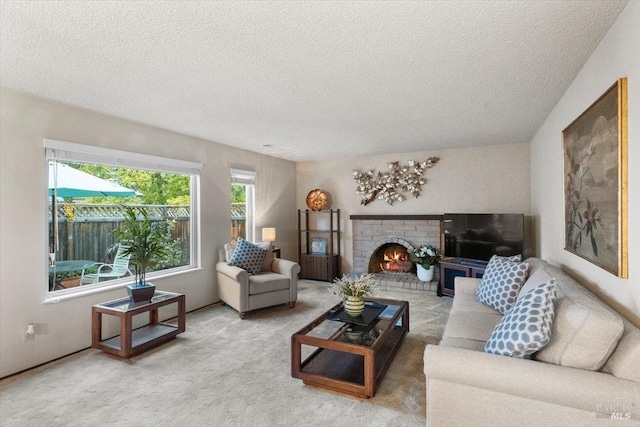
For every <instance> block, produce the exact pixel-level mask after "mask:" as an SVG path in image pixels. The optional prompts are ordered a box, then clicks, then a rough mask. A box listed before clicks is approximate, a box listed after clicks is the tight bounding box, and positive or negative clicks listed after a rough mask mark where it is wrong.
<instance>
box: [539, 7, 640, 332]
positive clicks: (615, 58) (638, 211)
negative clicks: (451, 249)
mask: <svg viewBox="0 0 640 427" xmlns="http://www.w3.org/2000/svg"><path fill="white" fill-rule="evenodd" d="M625 76H626V77H627V78H628V94H629V105H628V106H629V144H628V148H629V176H628V178H629V193H628V196H629V233H628V239H629V240H628V242H629V279H626V280H625V279H619V278H617V277H616V276H614V275H612V274H610V273H608V272H606V271H605V270H603V269H601V268H598V267H596V266H595V265H593V264H591V263H590V262H588V261H586V260H584V259H582V258H579V257H577V256H576V255H573V254H571V253H569V252H567V251H565V250H564V249H563V248H564V237H563V236H564V221H563V216H564V207H563V194H562V193H563V171H562V169H563V166H562V130H563V129H564V128H565V127H566V126H567V125H568V124H569V123H571V122H572V121H573V120H575V118H576V117H578V116H579V115H580V114H581V113H582V112H583V111H584V110H585V109H586V108H588V107H589V105H591V104H592V103H593V102H594V101H595V100H596V99H598V97H599V96H600V95H601V94H603V93H604V92H605V91H606V90H607V89H608V88H609V87H610V86H611V85H613V84H614V83H615V82H616V80H617V79H619V78H620V77H625ZM639 142H640V2H635V1H632V2H629V4H628V5H627V7H626V8H625V9H624V11H623V12H622V13H621V14H620V16H619V17H618V20H617V21H616V22H615V24H614V25H613V26H612V27H611V29H610V30H609V32H608V33H607V35H606V36H605V37H604V39H603V40H602V42H601V43H600V45H599V46H598V47H597V49H596V50H595V51H594V52H593V54H592V55H591V58H590V59H589V60H588V61H587V63H586V64H585V66H584V67H583V68H582V70H581V71H580V73H579V74H578V76H577V77H576V79H575V80H574V81H573V83H572V84H571V86H570V87H569V89H568V90H567V91H566V93H565V94H564V96H563V97H562V99H561V100H560V102H559V103H558V104H557V105H556V107H555V108H554V110H553V112H552V113H551V114H550V115H549V117H547V119H546V121H545V123H544V124H543V126H542V127H541V128H540V129H539V130H538V132H537V134H536V136H535V138H534V139H533V141H532V143H531V182H532V187H531V204H532V209H533V212H534V214H535V216H536V228H537V233H536V234H537V236H538V237H539V242H538V244H537V246H538V248H539V253H540V256H541V257H542V258H545V259H547V260H549V261H551V262H553V263H556V264H558V265H561V266H563V267H564V268H565V269H566V270H568V271H569V272H570V273H572V274H573V275H574V276H576V277H577V278H579V279H581V281H582V282H583V283H584V284H585V285H587V286H588V287H590V288H591V289H592V290H593V291H594V292H596V293H597V294H599V295H600V296H602V297H603V298H604V299H605V300H607V301H608V302H609V303H611V304H612V305H614V306H615V307H616V308H618V309H621V310H622V311H623V312H624V314H626V315H627V316H628V317H630V318H631V320H632V321H634V322H635V323H638V324H640V270H639V269H638V260H639V259H640V222H639V221H638V219H639V218H640V168H638V165H640V144H639Z"/></svg>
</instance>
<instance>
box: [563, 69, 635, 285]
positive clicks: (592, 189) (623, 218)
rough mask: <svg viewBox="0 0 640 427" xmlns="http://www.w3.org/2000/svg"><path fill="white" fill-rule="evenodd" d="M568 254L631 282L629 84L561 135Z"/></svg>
mask: <svg viewBox="0 0 640 427" xmlns="http://www.w3.org/2000/svg"><path fill="white" fill-rule="evenodd" d="M562 139H563V158H564V215H565V217H564V218H565V229H564V239H565V246H564V248H565V249H566V250H567V251H569V252H572V253H574V254H576V255H578V256H580V257H582V258H584V259H586V260H588V261H590V262H592V263H594V264H596V265H597V266H599V267H601V268H603V269H605V270H607V271H609V272H611V273H613V274H615V275H617V276H618V277H622V278H628V264H627V263H628V259H627V258H628V253H627V220H628V218H627V200H628V199H627V185H628V183H627V162H628V156H627V79H626V78H622V79H619V80H618V81H617V82H616V83H615V84H614V85H613V86H611V87H610V88H609V89H608V90H607V91H606V92H605V93H604V94H603V95H602V96H601V97H600V98H598V99H597V100H596V101H595V102H594V103H593V104H591V106H590V107H589V108H587V109H586V111H585V112H584V113H582V114H581V115H580V116H579V117H578V118H577V119H575V120H574V121H573V122H572V123H571V124H570V125H569V126H567V127H566V128H565V129H564V130H563V131H562Z"/></svg>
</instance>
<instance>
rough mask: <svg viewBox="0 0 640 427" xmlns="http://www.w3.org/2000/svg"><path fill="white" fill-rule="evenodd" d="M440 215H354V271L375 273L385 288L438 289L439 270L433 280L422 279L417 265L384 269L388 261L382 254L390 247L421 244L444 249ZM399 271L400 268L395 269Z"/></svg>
mask: <svg viewBox="0 0 640 427" xmlns="http://www.w3.org/2000/svg"><path fill="white" fill-rule="evenodd" d="M441 222H442V216H440V215H352V216H351V223H352V230H353V272H354V273H357V274H361V273H372V274H374V275H375V277H376V281H377V282H378V285H379V286H380V289H381V290H389V291H406V292H411V291H435V290H436V288H437V283H438V277H439V274H438V271H437V270H436V275H435V276H434V280H433V281H432V282H430V283H426V282H421V281H420V280H418V278H417V276H416V274H415V267H414V268H412V269H411V271H409V272H405V271H401V270H405V269H404V268H389V269H388V270H389V271H384V268H383V265H381V264H384V266H386V265H387V260H386V259H384V258H383V255H382V254H381V253H382V252H384V250H385V249H386V248H388V247H390V246H396V247H399V249H401V248H404V249H406V250H407V251H408V250H411V249H413V248H415V247H419V246H420V245H433V246H435V247H436V248H440V247H441V245H440V230H441ZM393 270H396V271H393Z"/></svg>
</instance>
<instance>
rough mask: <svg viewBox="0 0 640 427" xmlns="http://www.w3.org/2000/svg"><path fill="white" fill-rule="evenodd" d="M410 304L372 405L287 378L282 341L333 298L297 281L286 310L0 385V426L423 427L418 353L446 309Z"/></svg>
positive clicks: (415, 297) (222, 322)
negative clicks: (399, 341)
mask: <svg viewBox="0 0 640 427" xmlns="http://www.w3.org/2000/svg"><path fill="white" fill-rule="evenodd" d="M376 295H377V296H380V297H385V298H393V299H402V300H407V301H409V307H410V325H409V326H410V332H409V334H408V335H407V337H406V338H405V341H404V342H403V344H402V346H401V348H400V350H399V351H398V354H397V355H396V357H395V359H394V361H393V363H392V364H391V366H390V368H389V370H388V371H387V374H386V375H385V378H384V380H383V381H382V383H381V385H380V387H379V388H378V391H377V393H376V396H375V397H373V398H371V399H359V398H355V397H352V396H349V395H344V394H340V393H334V392H329V391H325V390H322V389H319V388H315V387H310V386H305V385H304V384H303V383H302V381H301V380H299V379H295V378H292V377H291V335H292V334H293V333H294V332H296V331H297V330H298V329H300V328H301V327H302V326H304V325H305V324H307V323H308V322H310V321H311V320H313V319H314V318H315V317H317V316H319V315H320V314H321V313H323V312H324V311H325V310H327V309H328V308H329V307H331V306H332V305H334V304H336V303H337V302H338V300H337V299H336V297H335V296H333V295H330V294H329V293H328V292H327V290H326V283H323V282H314V281H306V280H302V281H300V283H299V291H298V302H297V304H296V306H295V308H293V309H290V308H288V306H287V305H281V306H276V307H271V308H267V309H262V310H257V311H254V312H251V313H249V315H248V316H247V318H246V319H245V320H241V319H240V318H239V317H238V313H237V312H236V311H235V310H233V309H232V308H230V307H228V306H221V305H219V304H214V305H212V306H209V307H205V308H203V309H200V310H197V311H194V312H192V313H189V314H187V330H186V332H185V333H183V334H181V335H178V337H177V338H176V339H175V340H173V341H171V342H169V343H167V344H164V345H162V346H160V347H158V348H156V349H153V350H150V351H148V352H146V353H144V354H142V355H140V356H137V357H134V358H131V359H129V360H127V361H120V360H116V359H114V358H112V357H109V356H107V355H105V354H104V353H102V352H101V351H99V350H93V349H88V350H84V351H81V352H79V353H76V354H73V355H71V356H68V357H65V358H63V359H60V360H57V361H55V362H52V363H48V364H46V365H43V366H40V367H38V368H35V369H31V370H29V371H26V372H23V373H21V374H18V375H15V376H12V377H8V378H5V379H4V380H2V381H0V425H2V426H3V427H10V426H20V427H23V426H47V427H54V426H88V425H89V426H91V425H93V426H104V425H107V426H108V425H113V426H194V427H195V426H276V425H286V426H296V425H305V426H331V425H349V426H423V425H424V424H425V378H424V374H423V370H422V356H423V351H424V347H425V345H426V344H437V343H438V341H439V339H440V337H441V336H442V332H443V329H444V325H445V323H446V320H447V317H448V315H449V310H450V308H451V299H450V298H438V297H436V296H435V295H434V294H433V293H429V292H421V293H394V292H377V293H376Z"/></svg>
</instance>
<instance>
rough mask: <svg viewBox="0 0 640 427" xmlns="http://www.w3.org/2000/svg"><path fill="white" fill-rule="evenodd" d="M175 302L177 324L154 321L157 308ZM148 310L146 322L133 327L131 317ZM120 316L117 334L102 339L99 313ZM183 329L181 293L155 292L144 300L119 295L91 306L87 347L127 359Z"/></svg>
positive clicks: (183, 302) (183, 306) (183, 313)
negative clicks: (89, 343) (112, 299)
mask: <svg viewBox="0 0 640 427" xmlns="http://www.w3.org/2000/svg"><path fill="white" fill-rule="evenodd" d="M169 304H178V325H177V326H176V325H172V324H168V323H163V322H159V321H158V309H159V308H160V307H163V306H165V305H169ZM145 312H149V324H148V325H146V326H143V327H141V328H137V329H133V321H132V319H133V316H135V315H136V314H140V313H145ZM103 314H108V315H111V316H116V317H119V318H120V335H117V336H115V337H112V338H108V339H105V340H103V339H102V315H103ZM184 331H185V296H184V295H182V294H176V293H173V292H161V291H156V293H155V295H154V296H153V298H152V299H151V302H148V303H134V302H133V301H132V300H131V298H129V297H127V298H121V299H118V300H115V301H109V302H105V303H102V304H97V305H94V306H93V307H92V334H91V347H93V348H97V349H99V350H102V351H104V352H105V353H108V354H111V355H113V356H116V357H120V358H123V359H128V358H130V357H132V356H136V355H138V354H140V353H144V352H145V351H147V350H149V349H151V348H154V347H157V346H159V345H160V344H164V343H166V342H167V341H171V340H172V339H174V338H175V337H176V335H178V334H181V333H182V332H184Z"/></svg>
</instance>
